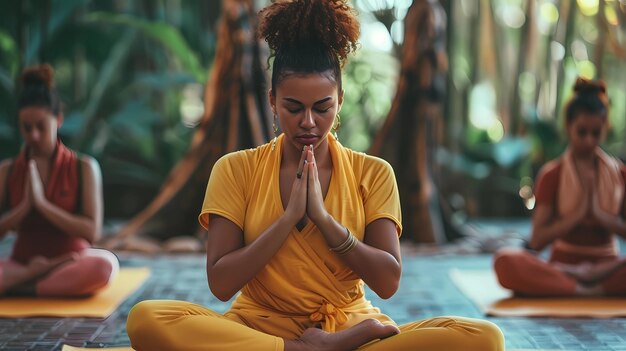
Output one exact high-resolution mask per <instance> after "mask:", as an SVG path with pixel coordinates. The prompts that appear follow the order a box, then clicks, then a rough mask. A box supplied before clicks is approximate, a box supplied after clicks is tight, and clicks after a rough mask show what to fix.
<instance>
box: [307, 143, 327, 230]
mask: <svg viewBox="0 0 626 351" xmlns="http://www.w3.org/2000/svg"><path fill="white" fill-rule="evenodd" d="M306 167H309V169H308V171H309V179H308V194H307V195H308V196H307V205H306V214H307V217H309V219H311V220H312V221H313V223H315V224H316V225H318V226H319V224H320V223H321V222H322V221H323V220H325V219H326V217H327V216H328V212H327V211H326V206H324V195H323V194H322V186H321V185H320V179H319V175H318V172H317V163H316V162H315V154H314V153H313V148H312V147H309V150H308V154H307V165H306Z"/></svg>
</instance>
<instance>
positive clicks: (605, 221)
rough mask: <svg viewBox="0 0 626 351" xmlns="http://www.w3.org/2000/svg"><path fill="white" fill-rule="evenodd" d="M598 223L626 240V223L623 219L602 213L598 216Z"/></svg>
mask: <svg viewBox="0 0 626 351" xmlns="http://www.w3.org/2000/svg"><path fill="white" fill-rule="evenodd" d="M598 221H599V222H600V224H601V225H602V226H603V227H604V228H606V229H607V230H609V231H610V232H611V233H616V234H617V235H619V236H621V237H622V238H626V223H625V222H624V219H623V218H622V217H620V216H615V215H612V214H610V213H607V212H604V211H602V212H601V213H600V214H599V215H598Z"/></svg>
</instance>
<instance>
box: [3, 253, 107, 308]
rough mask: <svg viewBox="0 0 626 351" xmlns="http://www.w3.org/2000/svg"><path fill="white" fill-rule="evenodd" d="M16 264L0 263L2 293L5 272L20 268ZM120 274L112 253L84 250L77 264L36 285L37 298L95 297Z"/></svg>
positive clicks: (68, 264) (68, 265)
mask: <svg viewBox="0 0 626 351" xmlns="http://www.w3.org/2000/svg"><path fill="white" fill-rule="evenodd" d="M19 265H20V263H17V262H15V261H13V260H6V259H5V260H0V291H2V290H3V289H2V282H3V275H4V270H5V269H7V268H9V269H10V267H11V266H19ZM118 271H119V262H118V260H117V258H116V257H115V255H113V254H112V253H111V252H109V251H106V250H101V249H85V250H83V251H81V252H80V254H79V257H78V258H77V259H76V260H75V261H71V262H68V263H65V264H62V265H61V266H59V267H57V268H55V269H54V270H52V271H51V272H50V273H48V274H47V275H46V276H44V277H43V278H41V279H39V280H38V281H37V282H36V283H35V292H36V294H37V296H48V297H78V296H88V295H92V294H93V293H95V292H96V291H98V290H99V289H102V288H103V287H105V286H107V285H108V284H109V282H110V281H111V280H112V279H113V278H114V277H115V275H116V274H117V272H118Z"/></svg>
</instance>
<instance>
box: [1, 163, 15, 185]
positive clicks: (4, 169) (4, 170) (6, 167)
mask: <svg viewBox="0 0 626 351" xmlns="http://www.w3.org/2000/svg"><path fill="white" fill-rule="evenodd" d="M12 165H13V159H10V158H9V159H6V160H4V161H2V162H0V186H2V187H4V184H5V183H6V180H7V178H8V176H9V171H10V170H11V166H12Z"/></svg>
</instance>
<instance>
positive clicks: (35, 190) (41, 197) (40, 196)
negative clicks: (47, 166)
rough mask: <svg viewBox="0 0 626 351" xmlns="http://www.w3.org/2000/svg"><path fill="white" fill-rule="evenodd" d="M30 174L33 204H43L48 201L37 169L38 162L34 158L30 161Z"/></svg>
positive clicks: (36, 205) (37, 205)
mask: <svg viewBox="0 0 626 351" xmlns="http://www.w3.org/2000/svg"><path fill="white" fill-rule="evenodd" d="M28 170H29V172H28V175H29V177H30V178H29V180H30V194H31V196H32V200H33V204H34V205H35V207H39V206H41V204H43V203H44V202H45V201H46V194H45V191H44V187H43V182H42V181H41V176H40V175H39V170H38V169H37V164H36V163H35V161H34V160H30V161H29V163H28Z"/></svg>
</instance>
